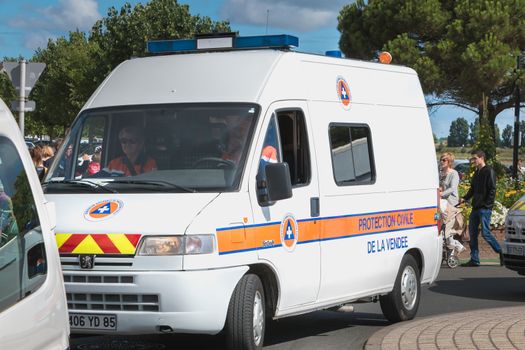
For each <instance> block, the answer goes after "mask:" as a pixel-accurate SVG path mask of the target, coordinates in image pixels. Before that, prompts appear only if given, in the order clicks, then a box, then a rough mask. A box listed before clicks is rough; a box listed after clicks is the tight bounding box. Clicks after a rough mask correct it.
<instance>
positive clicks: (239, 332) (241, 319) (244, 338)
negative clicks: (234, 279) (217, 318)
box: [224, 274, 266, 350]
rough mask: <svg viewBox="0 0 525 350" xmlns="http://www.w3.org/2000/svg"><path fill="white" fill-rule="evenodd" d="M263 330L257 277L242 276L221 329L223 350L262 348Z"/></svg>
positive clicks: (263, 310) (261, 299)
mask: <svg viewBox="0 0 525 350" xmlns="http://www.w3.org/2000/svg"><path fill="white" fill-rule="evenodd" d="M265 329H266V318H265V299H264V289H263V285H262V282H261V280H260V279H259V277H258V276H257V275H253V274H247V275H244V276H243V277H242V278H241V280H240V281H239V282H238V283H237V286H236V287H235V290H234V291H233V295H232V298H231V300H230V305H229V306H228V315H227V316H226V324H225V327H224V335H225V337H226V347H227V348H228V349H232V350H240V349H247V350H256V349H262V346H263V342H264V331H265Z"/></svg>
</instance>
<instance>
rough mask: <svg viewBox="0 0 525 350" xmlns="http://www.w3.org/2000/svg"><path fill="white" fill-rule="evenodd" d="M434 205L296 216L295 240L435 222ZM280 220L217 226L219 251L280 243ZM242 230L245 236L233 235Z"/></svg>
mask: <svg viewBox="0 0 525 350" xmlns="http://www.w3.org/2000/svg"><path fill="white" fill-rule="evenodd" d="M436 210H437V208H436V207H427V208H417V209H405V210H397V211H387V212H377V213H367V214H356V215H346V216H337V217H325V218H314V219H307V220H298V231H299V237H298V242H297V244H305V243H309V242H316V241H323V240H332V239H341V238H350V237H354V236H361V235H371V234H378V233H382V232H393V231H398V230H408V229H416V228H423V227H429V226H436V225H437V222H436V219H435V213H436ZM280 228H281V222H273V223H269V224H263V225H251V226H245V227H239V226H238V227H234V228H219V229H217V241H218V247H219V254H231V253H241V252H245V251H251V250H257V249H265V248H274V247H279V246H281V245H282V244H283V242H282V241H281V237H280ZM239 232H243V236H244V237H246V239H245V240H239V239H235V238H236V237H239Z"/></svg>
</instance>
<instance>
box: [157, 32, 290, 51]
mask: <svg viewBox="0 0 525 350" xmlns="http://www.w3.org/2000/svg"><path fill="white" fill-rule="evenodd" d="M298 46H299V38H297V37H296V36H292V35H287V34H280V35H260V36H231V35H230V36H203V37H197V38H195V39H182V40H152V41H148V43H147V51H148V52H149V53H153V54H167V53H184V52H196V51H210V50H235V49H240V50H246V49H262V48H270V49H292V48H294V47H298Z"/></svg>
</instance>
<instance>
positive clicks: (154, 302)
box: [66, 293, 160, 312]
mask: <svg viewBox="0 0 525 350" xmlns="http://www.w3.org/2000/svg"><path fill="white" fill-rule="evenodd" d="M66 296H67V307H68V309H69V310H104V311H143V312H158V311H160V305H159V296H158V295H156V294H104V293H91V294H85V293H66Z"/></svg>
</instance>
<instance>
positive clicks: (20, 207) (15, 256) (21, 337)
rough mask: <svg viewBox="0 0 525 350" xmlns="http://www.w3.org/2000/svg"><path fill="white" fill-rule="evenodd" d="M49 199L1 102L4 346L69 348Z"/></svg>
mask: <svg viewBox="0 0 525 350" xmlns="http://www.w3.org/2000/svg"><path fill="white" fill-rule="evenodd" d="M55 222H56V219H55V207H54V204H53V203H49V202H46V201H45V199H44V195H43V193H42V188H41V187H40V182H39V180H38V177H37V174H36V171H35V167H34V165H33V162H32V161H31V158H30V156H29V153H28V151H27V146H26V144H25V142H24V139H23V138H22V135H21V134H20V131H19V129H18V126H17V125H16V123H15V120H14V118H13V115H12V114H11V112H10V111H9V109H8V108H7V106H6V105H5V103H4V102H3V101H2V100H0V348H1V349H6V350H7V349H35V350H37V349H38V350H43V349H48V350H51V349H53V350H64V349H69V346H68V344H69V340H68V338H69V322H68V310H67V304H66V295H65V291H64V284H63V283H64V282H63V280H62V272H61V268H60V257H59V255H58V249H57V245H56V242H55V237H54V235H53V229H54V226H55Z"/></svg>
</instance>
